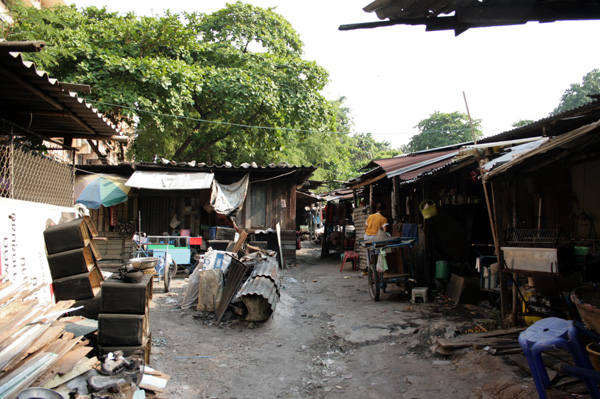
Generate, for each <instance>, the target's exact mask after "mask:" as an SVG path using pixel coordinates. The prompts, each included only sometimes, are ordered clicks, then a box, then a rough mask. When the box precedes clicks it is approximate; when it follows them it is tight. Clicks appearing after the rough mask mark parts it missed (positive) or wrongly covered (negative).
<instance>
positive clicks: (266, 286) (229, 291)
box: [181, 250, 281, 323]
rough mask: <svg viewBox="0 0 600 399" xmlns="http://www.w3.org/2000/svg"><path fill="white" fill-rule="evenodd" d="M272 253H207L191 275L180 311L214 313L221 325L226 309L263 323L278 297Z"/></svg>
mask: <svg viewBox="0 0 600 399" xmlns="http://www.w3.org/2000/svg"><path fill="white" fill-rule="evenodd" d="M278 269H279V263H278V261H277V253H276V252H274V251H264V250H258V251H256V252H252V253H249V254H246V255H244V256H242V257H241V258H239V259H238V256H237V254H235V253H231V252H225V251H209V252H207V253H206V254H205V256H204V261H203V262H201V263H199V264H198V266H197V267H196V269H195V270H194V272H193V273H192V274H191V275H190V279H189V285H188V289H187V292H186V294H185V297H184V299H183V302H182V305H181V306H182V308H184V309H188V308H194V307H195V308H196V309H197V310H200V311H205V312H214V315H215V319H216V321H217V323H220V322H221V320H222V318H223V316H224V315H225V313H226V312H227V310H228V309H231V310H232V311H233V312H234V313H236V314H238V315H239V316H241V317H244V318H245V320H247V321H266V320H268V319H269V318H270V317H271V315H272V314H273V312H274V311H275V308H276V306H277V302H278V301H279V297H280V295H281V292H280V289H281V283H280V279H279V277H278V276H277V270H278Z"/></svg>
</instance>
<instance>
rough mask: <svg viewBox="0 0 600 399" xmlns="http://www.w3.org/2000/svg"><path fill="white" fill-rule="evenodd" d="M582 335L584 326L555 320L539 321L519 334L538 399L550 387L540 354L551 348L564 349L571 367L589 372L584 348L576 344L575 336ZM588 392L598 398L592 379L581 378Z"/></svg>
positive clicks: (578, 342) (552, 318)
mask: <svg viewBox="0 0 600 399" xmlns="http://www.w3.org/2000/svg"><path fill="white" fill-rule="evenodd" d="M580 333H584V334H587V332H586V331H585V327H583V326H582V325H581V324H579V323H575V322H573V321H572V320H563V319H560V318H558V317H549V318H546V319H542V320H540V321H538V322H536V323H534V324H533V325H531V326H530V327H529V328H527V330H525V331H523V332H522V333H521V334H519V344H520V345H521V349H523V353H524V354H525V357H526V358H527V364H529V369H530V371H531V375H532V376H533V381H534V382H535V387H536V390H537V392H538V395H539V397H540V399H546V398H547V395H546V389H547V388H550V379H549V378H548V373H547V372H546V366H545V365H544V359H543V358H542V353H543V352H544V351H547V350H552V349H557V348H561V349H566V350H567V351H568V352H569V353H570V354H571V357H572V358H573V361H574V362H575V365H576V366H577V367H580V368H582V369H588V370H590V371H593V368H592V364H591V362H590V359H589V358H588V357H587V354H586V351H585V347H584V346H583V344H582V343H581V342H580V341H579V334H580ZM581 379H582V380H583V381H584V382H585V384H586V386H587V388H588V391H589V392H590V394H591V395H592V397H593V398H600V392H599V391H598V386H597V385H596V383H595V381H594V379H593V378H590V377H588V376H582V377H581Z"/></svg>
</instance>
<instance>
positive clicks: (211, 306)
mask: <svg viewBox="0 0 600 399" xmlns="http://www.w3.org/2000/svg"><path fill="white" fill-rule="evenodd" d="M198 277H199V278H200V282H199V290H198V307H197V308H196V310H200V311H203V312H214V311H215V309H216V308H217V306H218V305H219V301H221V295H222V294H223V270H221V269H212V270H202V271H201V272H200V273H199V274H198Z"/></svg>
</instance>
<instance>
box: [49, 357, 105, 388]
mask: <svg viewBox="0 0 600 399" xmlns="http://www.w3.org/2000/svg"><path fill="white" fill-rule="evenodd" d="M98 364H100V362H99V361H98V358H97V357H96V356H94V357H92V358H91V359H88V358H84V359H81V360H80V361H79V362H78V363H77V364H76V365H75V367H73V369H72V370H71V371H69V372H67V373H66V374H64V375H59V374H56V375H54V376H53V377H52V378H51V379H49V380H48V381H46V382H45V383H44V384H43V385H41V386H42V387H43V388H48V389H54V388H56V387H58V386H60V385H62V384H64V383H67V382H69V381H71V380H72V379H73V378H76V377H79V376H80V375H82V374H85V373H87V372H88V371H90V370H91V369H92V368H94V367H95V366H96V365H98Z"/></svg>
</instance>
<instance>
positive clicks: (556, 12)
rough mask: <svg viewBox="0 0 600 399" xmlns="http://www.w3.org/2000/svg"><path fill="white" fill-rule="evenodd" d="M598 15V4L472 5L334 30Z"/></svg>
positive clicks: (455, 26)
mask: <svg viewBox="0 0 600 399" xmlns="http://www.w3.org/2000/svg"><path fill="white" fill-rule="evenodd" d="M597 19H600V6H576V5H572V6H571V5H570V6H568V7H567V6H536V5H530V6H504V7H503V6H487V5H484V6H476V7H461V8H457V9H456V12H455V15H454V16H437V17H429V18H391V19H389V20H387V21H377V22H366V23H356V24H345V25H340V26H339V28H338V30H354V29H371V28H378V27H383V26H393V25H425V26H426V30H427V31H439V30H454V31H455V33H456V35H459V34H461V33H463V32H465V31H466V30H467V29H470V28H484V27H491V26H504V25H522V24H525V23H527V22H530V21H536V22H554V21H579V20H597Z"/></svg>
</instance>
